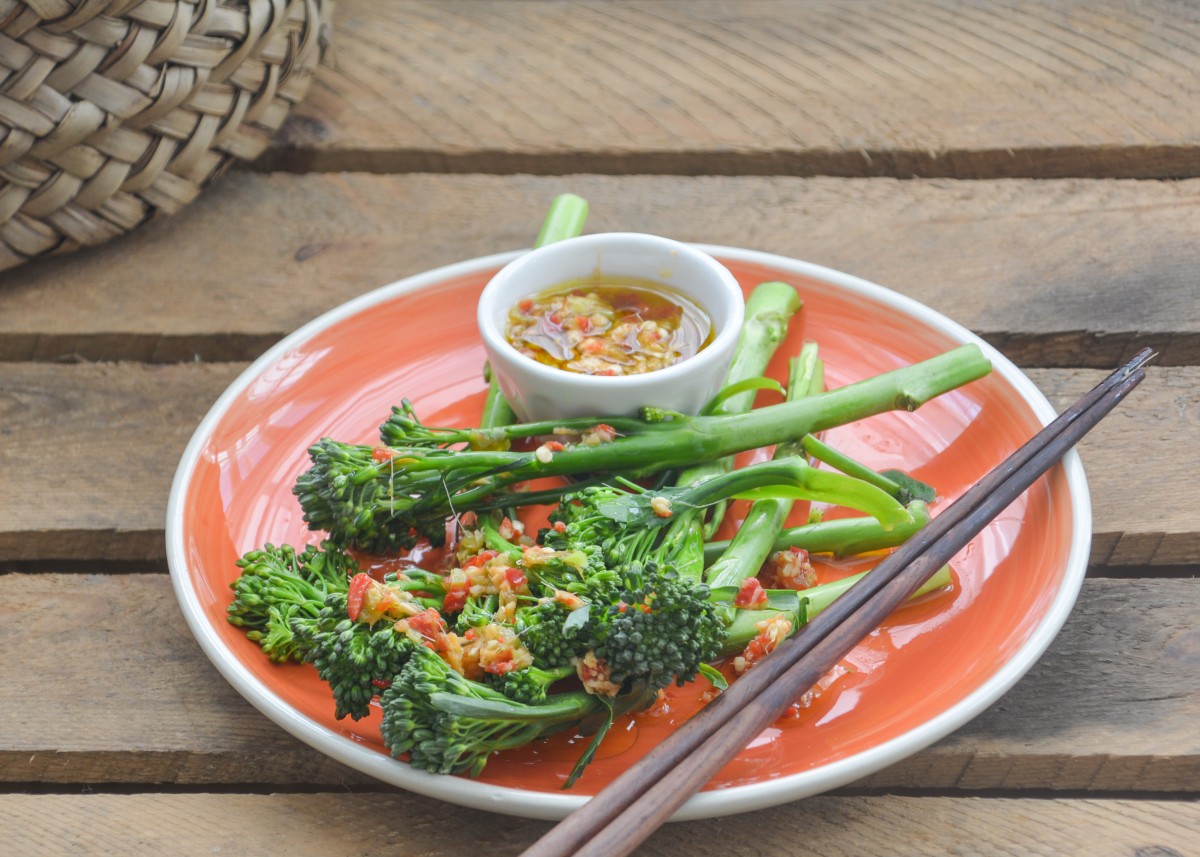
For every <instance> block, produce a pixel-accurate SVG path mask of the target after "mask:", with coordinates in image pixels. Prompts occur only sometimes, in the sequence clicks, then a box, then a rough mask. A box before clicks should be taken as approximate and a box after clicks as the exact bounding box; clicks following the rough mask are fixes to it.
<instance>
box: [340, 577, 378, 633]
mask: <svg viewBox="0 0 1200 857" xmlns="http://www.w3.org/2000/svg"><path fill="white" fill-rule="evenodd" d="M374 583H375V580H374V578H372V577H371V575H369V574H367V573H365V572H360V573H358V574H356V575H354V577H352V578H350V590H349V591H348V592H347V593H346V615H347V616H349V617H350V621H351V622H357V621H358V614H359V613H361V612H362V606H363V599H364V598H366V597H367V590H368V589H370V588H371V586H372V585H373V584H374Z"/></svg>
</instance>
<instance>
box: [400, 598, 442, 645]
mask: <svg viewBox="0 0 1200 857" xmlns="http://www.w3.org/2000/svg"><path fill="white" fill-rule="evenodd" d="M408 627H410V628H412V629H413V630H414V631H416V632H417V633H418V634H420V635H421V636H422V637H424V638H425V639H427V640H434V639H437V637H438V635H439V634H443V633H445V631H446V621H445V620H444V619H443V618H442V614H441V613H438V612H437V611H436V610H434V609H433V608H432V607H428V608H426V609H425V612H423V613H418V614H417V615H416V616H410V617H409V619H408ZM431 648H432V647H431Z"/></svg>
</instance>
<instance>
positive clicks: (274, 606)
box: [226, 544, 358, 662]
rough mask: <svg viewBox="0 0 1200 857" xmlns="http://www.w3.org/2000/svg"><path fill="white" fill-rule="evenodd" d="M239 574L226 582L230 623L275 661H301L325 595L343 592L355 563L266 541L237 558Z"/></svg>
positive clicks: (336, 555) (335, 554) (339, 555)
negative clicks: (228, 585) (297, 550)
mask: <svg viewBox="0 0 1200 857" xmlns="http://www.w3.org/2000/svg"><path fill="white" fill-rule="evenodd" d="M237 566H238V568H240V569H241V573H240V574H239V575H238V577H237V578H236V579H235V580H234V581H233V583H231V584H230V588H231V589H233V591H234V597H233V601H232V603H230V605H229V606H228V608H226V617H227V618H228V620H229V623H230V624H231V625H236V626H238V627H240V628H245V629H247V630H246V636H247V637H248V638H249V639H251V640H253V641H254V642H256V643H258V644H259V646H260V647H261V648H262V650H263V652H264V653H266V655H267V657H269V658H270V659H271V660H273V661H276V662H283V661H301V660H303V659H304V657H305V655H306V654H307V653H308V650H309V648H310V646H311V642H310V635H311V633H312V632H313V631H315V629H316V626H317V624H318V621H319V618H320V615H321V611H322V610H323V609H324V606H325V599H326V598H327V597H328V596H330V595H333V594H336V593H343V592H345V591H346V588H347V586H348V585H349V580H350V575H352V574H354V573H355V572H357V571H358V564H357V563H356V562H355V561H354V560H353V559H351V558H350V557H348V556H346V555H345V554H342V553H340V552H338V551H336V550H335V551H327V550H318V549H317V548H315V547H313V546H311V545H310V546H309V547H306V548H305V549H304V550H303V551H301V552H300V553H297V552H296V549H295V548H294V547H292V546H291V545H279V546H278V547H276V546H275V545H272V544H267V545H264V546H263V547H262V548H260V549H258V550H252V551H250V552H248V553H246V554H245V555H244V556H243V557H242V558H241V559H239V560H238V562H237Z"/></svg>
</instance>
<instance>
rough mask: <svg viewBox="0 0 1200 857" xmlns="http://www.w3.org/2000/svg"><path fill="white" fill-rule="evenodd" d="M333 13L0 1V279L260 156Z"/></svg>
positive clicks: (224, 2)
mask: <svg viewBox="0 0 1200 857" xmlns="http://www.w3.org/2000/svg"><path fill="white" fill-rule="evenodd" d="M332 12H333V2H332V0H0V270H4V269H7V268H11V267H13V266H15V265H19V264H21V263H22V262H25V261H27V260H29V259H33V258H35V257H40V256H45V255H48V254H51V253H60V252H64V251H67V250H74V249H77V248H79V247H86V246H91V245H95V244H99V243H101V242H104V241H107V240H109V239H110V238H115V237H117V236H119V235H122V234H124V233H127V232H129V231H131V230H133V229H135V228H136V227H137V226H139V225H140V224H142V223H144V222H145V221H146V220H148V219H149V218H150V217H152V216H154V215H155V214H158V213H168V214H169V213H172V212H175V211H178V210H179V209H180V208H182V207H183V206H184V205H187V204H188V203H189V202H191V201H192V200H193V199H195V197H196V195H197V194H198V193H199V192H200V189H201V188H203V187H204V186H205V185H206V184H208V183H209V182H210V181H212V179H214V178H215V177H216V176H218V175H219V174H220V173H221V172H222V171H223V170H225V169H226V168H227V167H228V166H229V165H230V164H232V163H233V162H235V161H239V160H250V159H253V158H255V157H256V156H258V155H259V154H260V153H261V152H262V151H263V149H264V148H266V146H267V143H268V142H269V141H270V139H271V136H272V135H273V134H274V133H275V131H276V130H278V128H279V126H280V124H282V122H283V120H284V119H285V118H286V117H287V115H288V112H289V111H290V110H291V108H292V106H293V105H294V104H296V102H298V101H299V100H300V99H301V98H303V97H304V94H305V92H306V91H307V90H308V85H309V82H310V81H311V79H312V75H313V71H314V70H315V68H316V65H317V63H318V62H319V61H320V58H321V54H322V50H323V46H324V39H323V25H326V24H328V22H329V19H330V18H331V16H332Z"/></svg>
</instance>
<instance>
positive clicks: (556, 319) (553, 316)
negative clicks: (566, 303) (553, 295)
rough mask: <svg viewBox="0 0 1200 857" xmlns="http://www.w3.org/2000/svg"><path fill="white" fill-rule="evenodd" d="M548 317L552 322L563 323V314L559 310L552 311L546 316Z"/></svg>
mask: <svg viewBox="0 0 1200 857" xmlns="http://www.w3.org/2000/svg"><path fill="white" fill-rule="evenodd" d="M546 318H547V319H548V320H549V321H550V323H551V324H562V316H561V315H559V314H558V311H557V310H555V311H554V312H552V313H550V315H548V316H546Z"/></svg>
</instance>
